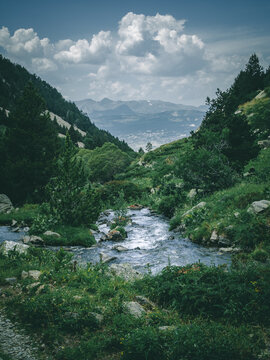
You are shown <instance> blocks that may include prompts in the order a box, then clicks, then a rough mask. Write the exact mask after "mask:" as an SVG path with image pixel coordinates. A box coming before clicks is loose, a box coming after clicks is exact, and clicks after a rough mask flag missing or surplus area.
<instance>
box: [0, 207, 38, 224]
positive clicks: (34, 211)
mask: <svg viewBox="0 0 270 360" xmlns="http://www.w3.org/2000/svg"><path fill="white" fill-rule="evenodd" d="M38 213H39V205H37V204H24V205H23V206H22V207H21V208H19V209H18V210H12V211H11V212H10V213H9V214H5V213H2V214H0V224H1V225H10V224H11V222H12V220H16V221H18V222H19V223H20V224H21V223H23V224H25V225H26V224H27V225H31V224H32V223H33V221H34V219H35V217H36V216H37V215H38Z"/></svg>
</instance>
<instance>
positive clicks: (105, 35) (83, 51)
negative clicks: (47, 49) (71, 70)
mask: <svg viewBox="0 0 270 360" xmlns="http://www.w3.org/2000/svg"><path fill="white" fill-rule="evenodd" d="M64 41H65V43H64ZM64 41H62V42H61V45H66V44H67V41H68V40H64ZM111 45H112V41H111V32H110V31H100V32H99V33H98V34H96V35H93V37H92V39H91V42H88V40H86V39H83V40H78V41H77V42H76V43H75V44H73V45H71V46H70V47H69V49H68V50H63V51H60V52H57V53H56V54H55V55H54V58H55V59H56V60H58V61H59V62H70V63H94V64H95V63H102V62H103V61H104V59H106V56H107V54H108V53H110V49H111Z"/></svg>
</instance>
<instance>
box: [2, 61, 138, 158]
mask: <svg viewBox="0 0 270 360" xmlns="http://www.w3.org/2000/svg"><path fill="white" fill-rule="evenodd" d="M28 82H31V83H32V84H33V85H34V87H35V88H36V89H37V90H38V92H39V94H40V95H41V97H42V98H43V99H44V100H45V103H46V108H47V109H48V110H49V111H50V112H52V113H53V114H55V115H58V116H60V117H61V118H62V119H63V120H64V121H67V122H68V123H69V124H71V125H73V126H76V127H78V128H79V129H80V130H82V131H84V132H86V133H87V134H86V137H85V138H84V143H85V145H86V147H87V148H89V149H94V148H95V147H97V146H102V145H103V144H104V143H106V142H111V143H113V144H115V145H117V146H118V147H119V148H120V149H121V150H123V151H125V152H128V153H130V154H132V153H134V152H133V150H132V149H131V148H130V147H129V146H128V145H127V143H125V142H124V141H121V140H119V139H118V138H116V137H114V136H112V135H111V134H110V133H109V132H108V131H105V130H100V129H98V128H97V127H96V126H95V125H94V124H93V123H92V122H91V121H90V119H89V117H88V116H87V115H85V114H83V113H82V112H81V111H80V110H79V109H78V108H77V106H76V105H75V104H74V103H73V102H70V101H66V100H65V99H64V98H63V96H62V95H61V94H60V93H59V92H58V91H57V90H56V89H55V88H53V87H52V86H50V85H49V84H48V83H47V82H46V81H43V80H42V79H41V78H40V77H38V76H36V75H33V74H30V73H29V72H28V71H27V70H26V69H25V68H23V67H22V66H20V65H17V64H13V63H12V62H11V61H10V60H8V59H6V58H4V57H3V56H2V55H0V107H1V108H3V109H6V110H12V109H13V108H14V106H15V105H16V101H17V99H18V98H19V97H20V96H22V93H23V90H24V88H25V85H26V84H27V83H28ZM58 130H59V129H58ZM65 131H66V130H64V133H65ZM60 132H63V131H61V129H60Z"/></svg>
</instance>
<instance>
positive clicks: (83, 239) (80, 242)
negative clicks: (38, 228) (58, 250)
mask: <svg viewBox="0 0 270 360" xmlns="http://www.w3.org/2000/svg"><path fill="white" fill-rule="evenodd" d="M53 231H55V232H57V233H59V234H60V235H61V237H57V236H46V235H42V238H43V240H44V241H45V244H46V245H54V246H85V247H90V246H92V245H94V244H95V243H96V240H95V238H94V236H93V235H92V234H91V232H90V230H89V229H88V228H84V227H72V226H55V227H54V228H53Z"/></svg>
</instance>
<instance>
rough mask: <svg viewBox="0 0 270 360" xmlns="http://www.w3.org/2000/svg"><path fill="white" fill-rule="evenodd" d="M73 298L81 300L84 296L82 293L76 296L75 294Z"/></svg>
mask: <svg viewBox="0 0 270 360" xmlns="http://www.w3.org/2000/svg"><path fill="white" fill-rule="evenodd" d="M73 299H74V300H81V299H82V296H80V295H74V296H73Z"/></svg>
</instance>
